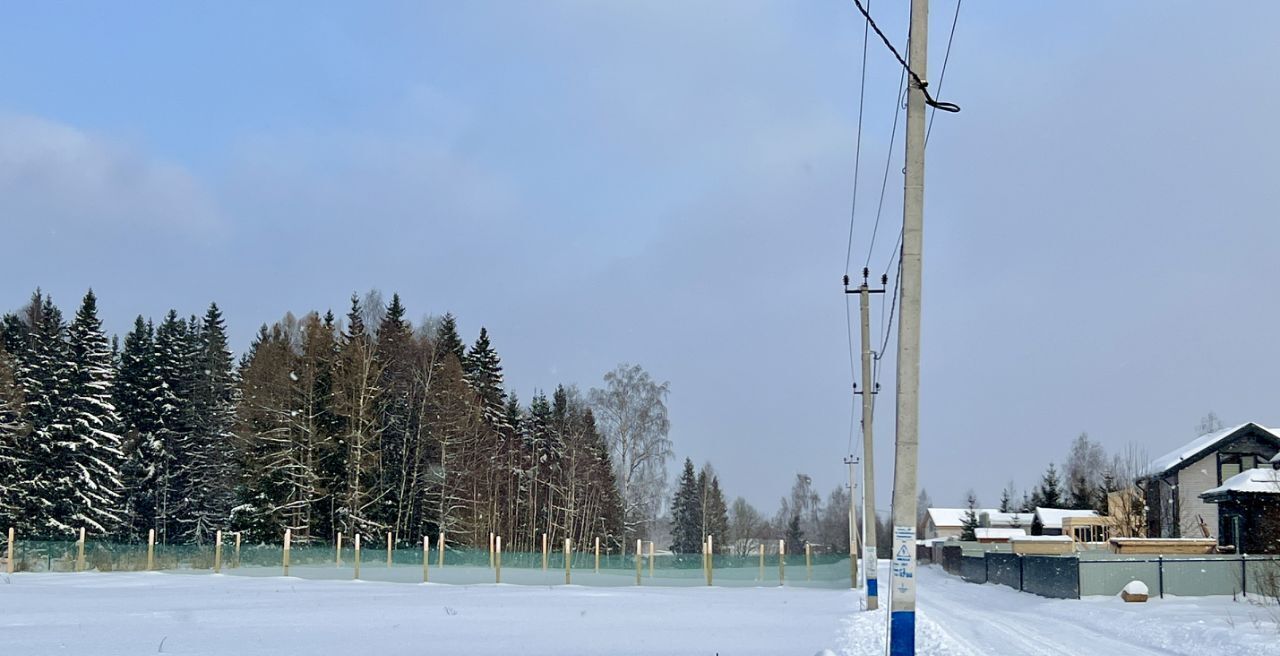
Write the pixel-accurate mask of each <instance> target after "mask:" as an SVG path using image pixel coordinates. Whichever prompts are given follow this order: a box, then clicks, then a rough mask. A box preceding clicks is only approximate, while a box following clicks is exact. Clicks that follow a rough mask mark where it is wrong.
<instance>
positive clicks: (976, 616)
mask: <svg viewBox="0 0 1280 656" xmlns="http://www.w3.org/2000/svg"><path fill="white" fill-rule="evenodd" d="M937 576H941V575H939V574H937V573H933V575H932V576H929V575H926V578H927V579H934V581H935V582H936V583H940V584H941V585H928V584H926V585H925V586H923V587H922V590H921V593H922V594H921V595H920V598H919V602H920V610H921V611H922V612H923V614H924V616H926V617H929V618H931V619H932V621H933V622H934V623H936V624H938V625H939V626H940V628H942V629H943V631H944V632H945V633H947V634H949V636H950V637H951V638H952V639H955V640H957V641H958V642H959V644H961V645H963V646H964V647H965V648H967V649H970V650H976V653H989V654H991V653H999V654H1001V655H1002V656H1003V655H1007V656H1063V655H1072V656H1075V655H1077V654H1078V655H1080V656H1093V655H1094V654H1126V655H1127V656H1128V655H1132V656H1167V655H1168V654H1172V653H1173V652H1170V651H1166V650H1163V649H1154V648H1151V647H1149V646H1145V645H1142V644H1139V643H1136V642H1131V641H1128V640H1124V639H1123V638H1122V637H1119V636H1112V635H1109V634H1105V633H1100V632H1098V631H1095V630H1093V629H1090V628H1088V627H1085V626H1082V625H1080V624H1078V623H1075V622H1071V621H1066V620H1062V619H1058V618H1055V617H1052V616H1050V615H1046V614H1031V613H1026V612H1019V611H1016V610H1009V609H1007V608H1000V607H999V605H998V604H984V603H983V601H984V600H983V599H982V597H984V596H987V594H988V593H991V592H997V591H995V590H989V589H984V588H985V587H986V586H979V585H975V584H972V583H966V582H963V581H959V580H957V581H949V580H938V579H937V578H935V577H937ZM961 585H963V586H968V587H969V588H972V589H967V588H959V587H957V586H961ZM930 592H932V593H933V594H930ZM954 592H960V593H961V594H959V595H956V594H948V593H954ZM1010 592H1011V591H1010ZM1017 594H1025V593H1017ZM926 653H927V652H926Z"/></svg>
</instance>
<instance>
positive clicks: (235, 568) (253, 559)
mask: <svg viewBox="0 0 1280 656" xmlns="http://www.w3.org/2000/svg"><path fill="white" fill-rule="evenodd" d="M370 542H374V541H372V540H370V541H369V542H365V543H364V544H362V548H361V551H360V554H359V561H358V564H357V557H356V552H355V548H354V545H353V544H351V543H350V542H349V541H344V542H343V545H342V550H341V553H339V551H338V550H337V549H336V546H335V545H327V546H317V545H314V544H311V545H294V546H292V547H291V548H290V549H289V550H288V576H293V577H299V578H305V579H317V580H325V579H328V580H351V579H357V578H358V579H360V580H368V581H394V582H404V583H421V582H422V581H423V580H424V578H425V579H426V580H428V581H429V582H431V583H451V584H461V585H467V584H480V583H495V582H501V583H511V584H523V585H564V584H565V580H566V555H565V554H564V552H563V550H556V551H548V552H547V553H546V554H545V556H544V554H543V553H542V552H503V553H501V556H500V558H499V556H498V555H497V554H493V555H491V554H490V552H489V551H488V550H486V549H469V548H453V547H447V548H446V549H445V550H444V554H443V558H441V553H440V551H438V550H437V548H436V542H435V541H434V540H433V541H432V543H431V548H430V550H429V551H428V552H426V553H425V554H424V551H423V549H422V547H421V546H416V547H413V548H408V547H404V546H396V547H393V549H392V550H391V551H390V554H388V551H387V548H386V543H385V542H383V543H382V544H381V545H377V544H376V542H374V545H373V546H372V548H370V546H369V544H370ZM13 551H14V553H13V554H12V557H11V560H12V567H13V570H14V571H15V572H20V573H21V572H78V571H86V572H141V571H147V570H153V571H158V572H168V573H179V574H211V573H213V571H214V568H215V565H217V566H218V570H219V573H220V574H222V575H229V576H282V575H285V549H284V548H283V546H282V545H279V544H276V545H263V544H247V543H246V544H240V545H238V546H237V545H236V544H235V543H234V542H233V541H228V542H227V543H224V544H223V545H222V549H221V554H220V555H219V554H218V553H217V551H216V549H215V547H214V546H213V545H164V544H156V545H154V548H153V550H152V551H151V554H150V556H149V555H148V546H147V544H146V543H134V544H123V543H114V542H106V541H96V540H91V539H88V540H86V541H85V543H84V545H83V556H81V553H82V550H81V545H80V543H79V542H78V541H76V540H66V541H48V540H22V539H19V540H16V541H15V543H14V549H13ZM0 553H4V545H3V543H0ZM424 555H425V556H426V558H427V562H426V563H425V565H426V567H424V563H423V559H424ZM6 556H7V554H6ZM388 556H389V557H388ZM491 560H492V565H491ZM567 560H568V563H567V565H568V577H569V581H570V582H571V583H572V584H574V585H587V586H627V585H631V586H634V585H637V584H638V585H655V586H706V585H708V584H710V585H714V586H734V587H760V586H777V585H788V586H796V587H814V588H848V587H849V586H850V566H849V557H848V556H847V555H845V554H816V553H815V554H811V555H806V554H804V553H800V554H787V555H785V556H783V557H782V558H781V561H780V559H779V556H778V555H777V554H776V553H772V554H770V553H766V554H765V555H764V557H763V559H762V558H761V557H760V556H759V554H758V553H757V554H755V555H747V556H736V555H726V554H716V555H714V556H711V559H710V560H711V562H710V563H709V567H707V566H704V560H703V557H702V556H701V555H700V554H669V553H659V554H655V555H653V556H652V557H651V556H650V555H649V554H648V553H647V552H646V553H644V554H642V555H641V556H640V557H639V558H637V557H636V555H635V554H625V555H624V554H617V553H613V554H609V553H601V554H600V555H599V560H598V562H599V565H598V568H597V557H596V554H595V553H594V551H572V552H571V553H570V554H569V555H568V557H567ZM499 561H500V565H499ZM544 563H545V566H544ZM637 565H638V567H637ZM637 574H638V582H637ZM708 578H710V583H708Z"/></svg>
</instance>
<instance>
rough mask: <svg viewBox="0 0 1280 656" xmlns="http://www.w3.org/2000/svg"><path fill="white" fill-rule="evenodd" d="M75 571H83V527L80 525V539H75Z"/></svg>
mask: <svg viewBox="0 0 1280 656" xmlns="http://www.w3.org/2000/svg"><path fill="white" fill-rule="evenodd" d="M76 571H77V572H83V571H84V527H83V526H81V527H80V539H79V540H77V541H76Z"/></svg>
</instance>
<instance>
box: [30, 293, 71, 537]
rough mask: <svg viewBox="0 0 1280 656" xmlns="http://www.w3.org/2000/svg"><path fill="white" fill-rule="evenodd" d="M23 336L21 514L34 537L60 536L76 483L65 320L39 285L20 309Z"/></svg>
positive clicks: (67, 522) (66, 528) (68, 520)
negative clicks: (26, 436)
mask: <svg viewBox="0 0 1280 656" xmlns="http://www.w3.org/2000/svg"><path fill="white" fill-rule="evenodd" d="M24 315H25V316H24V317H23V319H24V322H25V323H26V326H27V339H26V340H25V342H26V343H25V344H23V347H22V348H21V349H19V350H18V352H17V353H16V355H17V363H18V367H17V372H16V376H15V378H16V380H17V383H18V387H19V388H21V389H22V391H23V413H24V414H25V415H26V417H27V421H28V422H29V423H30V427H31V434H30V440H29V444H30V449H28V450H27V454H28V463H29V466H30V469H29V470H28V473H29V474H30V482H29V484H28V486H27V492H26V494H24V495H23V497H24V498H23V502H24V505H25V507H24V508H23V509H22V512H21V516H22V517H23V519H24V523H25V524H26V525H28V526H30V527H31V528H30V531H31V532H32V533H33V534H34V536H36V537H46V538H53V539H65V538H66V537H67V535H69V534H70V533H71V532H72V531H73V530H75V529H76V528H77V527H76V526H75V523H76V522H75V520H74V518H73V516H74V514H75V502H74V498H73V497H74V494H75V493H74V491H73V488H74V487H75V484H76V474H75V471H74V469H75V461H74V448H75V446H76V445H75V443H74V442H73V441H72V437H73V436H72V435H71V433H70V426H71V421H70V417H69V416H68V412H67V409H68V407H69V406H70V404H69V403H68V402H67V394H68V391H69V387H70V373H69V371H68V365H69V353H68V349H67V344H66V339H65V338H66V324H65V323H64V322H63V320H62V312H61V311H60V310H59V309H58V308H57V306H55V305H54V304H53V300H52V299H51V298H49V297H48V296H45V295H42V294H41V292H40V291H39V290H37V291H36V293H35V294H34V295H33V296H32V299H31V303H30V304H29V305H28V306H27V309H26V310H25V312H24Z"/></svg>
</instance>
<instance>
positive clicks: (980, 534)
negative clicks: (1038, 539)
mask: <svg viewBox="0 0 1280 656" xmlns="http://www.w3.org/2000/svg"><path fill="white" fill-rule="evenodd" d="M973 534H974V536H975V537H977V538H978V539H979V540H982V539H987V540H1001V539H1005V538H1016V537H1022V536H1024V535H1026V534H1027V532H1026V531H1025V530H1023V529H1020V528H977V529H974V530H973Z"/></svg>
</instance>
